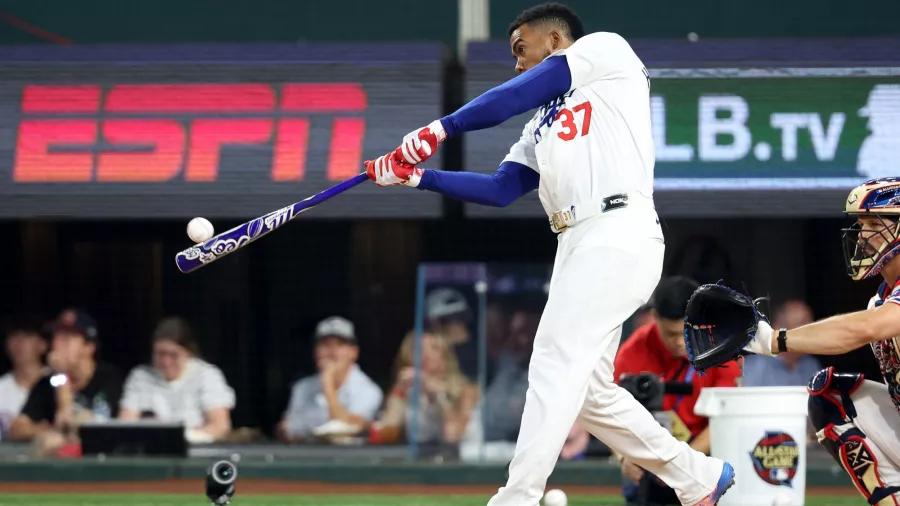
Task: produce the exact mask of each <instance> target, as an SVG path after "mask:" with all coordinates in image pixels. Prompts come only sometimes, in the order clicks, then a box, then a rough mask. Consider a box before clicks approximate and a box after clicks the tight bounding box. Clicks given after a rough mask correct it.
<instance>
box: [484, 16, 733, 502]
mask: <svg viewBox="0 0 900 506" xmlns="http://www.w3.org/2000/svg"><path fill="white" fill-rule="evenodd" d="M558 55H565V57H566V58H567V61H568V65H569V68H570V72H571V77H572V83H571V91H570V92H569V93H567V94H565V95H564V96H563V97H561V98H559V99H558V100H556V101H555V102H553V103H551V104H548V105H546V106H544V107H542V108H540V109H539V110H538V112H537V113H536V114H535V116H534V118H533V119H532V120H531V121H530V122H529V123H528V124H527V125H526V126H525V129H524V130H523V132H522V136H521V138H520V139H519V141H518V142H517V143H516V144H515V145H514V146H513V147H512V149H511V150H510V152H509V154H508V155H507V157H506V159H505V160H504V161H513V162H518V163H521V164H524V165H527V166H528V167H530V168H532V169H533V170H535V171H537V172H539V173H540V185H539V188H538V192H539V195H540V199H541V203H542V204H543V207H544V210H545V211H546V212H547V214H548V216H550V220H551V225H553V224H554V223H555V225H553V226H555V230H561V232H560V233H559V235H558V241H559V245H558V249H557V253H556V259H555V263H554V267H553V274H552V279H551V283H550V293H549V296H548V299H547V304H546V307H545V309H544V313H543V315H542V317H541V322H540V326H539V328H538V331H537V335H536V337H535V342H534V352H533V354H532V357H531V363H530V366H529V372H528V380H529V387H528V392H527V394H526V401H525V408H524V413H523V416H522V424H521V429H520V432H519V438H518V441H517V444H516V452H515V457H514V458H513V460H512V462H511V463H510V467H509V480H508V482H507V484H506V486H505V487H503V488H501V489H500V490H499V491H498V493H497V494H496V495H495V496H494V497H493V498H492V499H491V500H490V502H489V503H488V505H489V506H537V505H538V504H539V501H540V499H541V497H542V495H543V492H544V487H545V485H546V482H547V478H548V477H549V475H550V473H551V472H552V471H553V468H554V465H555V463H556V461H557V458H558V456H559V453H560V450H561V449H562V446H563V443H564V442H565V439H566V435H567V434H568V431H569V428H571V427H572V424H573V423H574V422H575V420H576V418H579V417H580V419H581V421H582V422H583V423H584V425H585V427H586V428H587V429H588V430H589V431H590V432H591V433H592V434H593V435H594V436H596V437H597V438H598V439H599V440H601V441H603V442H604V443H605V444H606V445H607V446H609V447H610V448H612V449H613V450H615V451H616V452H618V453H619V454H621V455H623V456H625V457H626V458H628V459H629V460H631V461H632V462H634V463H636V464H638V465H639V466H641V467H643V468H644V469H646V470H648V471H650V472H652V473H653V474H655V475H657V476H659V477H660V478H661V479H662V480H664V481H665V482H666V483H667V484H668V485H669V486H670V487H672V488H673V489H675V490H676V491H677V492H678V497H679V499H680V500H681V501H682V503H684V504H695V503H697V502H699V501H700V500H702V499H703V498H704V497H706V496H708V495H709V494H710V493H711V492H712V491H713V489H715V487H716V483H717V481H718V479H719V476H720V474H721V472H722V468H723V462H722V461H721V460H718V459H714V458H711V457H708V456H706V455H704V454H702V453H700V452H697V451H694V450H692V449H691V448H690V447H689V446H688V445H687V444H685V443H682V442H679V441H677V440H676V439H675V438H674V437H673V436H672V435H670V434H669V433H668V432H667V431H666V430H665V429H664V428H663V427H662V426H660V424H659V423H658V422H657V421H656V420H655V419H654V418H653V416H652V415H651V414H650V413H649V412H648V411H647V410H646V409H645V408H644V407H643V406H641V405H640V404H639V403H638V402H637V401H636V400H635V399H634V398H633V397H632V396H631V395H630V394H629V393H627V392H626V391H625V390H623V389H622V388H620V387H619V386H617V385H616V384H615V383H614V382H613V370H614V369H613V360H614V358H615V355H616V351H617V350H618V346H619V341H620V340H621V334H622V323H623V322H624V321H625V320H627V319H628V318H629V317H630V316H631V315H632V314H633V313H634V312H635V311H636V310H637V309H638V308H639V307H640V306H641V305H643V304H645V303H646V302H647V301H648V299H649V298H650V296H651V294H652V292H653V290H654V289H655V288H656V285H657V283H658V282H659V279H660V276H661V273H662V265H663V253H664V249H665V246H664V240H663V234H662V230H661V227H660V225H659V219H658V217H657V214H656V211H655V209H654V204H653V168H654V148H653V137H652V134H651V125H650V96H649V88H650V81H649V74H648V73H647V70H646V68H645V66H644V64H643V63H642V62H641V60H640V59H639V58H638V57H637V55H636V54H635V53H634V51H633V50H632V49H631V47H630V45H629V44H628V43H627V42H626V41H625V40H624V39H623V38H622V37H620V36H619V35H617V34H614V33H605V32H601V33H592V34H590V35H586V36H584V37H582V38H580V39H579V40H577V41H576V42H575V43H574V44H572V46H570V47H569V48H566V49H564V50H560V51H558V52H556V53H554V54H553V55H551V56H550V57H551V58H553V57H556V56H558ZM623 204H624V205H623ZM554 218H555V219H554Z"/></svg>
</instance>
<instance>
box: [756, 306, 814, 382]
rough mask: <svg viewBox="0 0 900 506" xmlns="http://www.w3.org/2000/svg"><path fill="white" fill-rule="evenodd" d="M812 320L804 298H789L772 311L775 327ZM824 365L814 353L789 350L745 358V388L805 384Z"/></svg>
mask: <svg viewBox="0 0 900 506" xmlns="http://www.w3.org/2000/svg"><path fill="white" fill-rule="evenodd" d="M812 322H813V313H812V309H810V307H809V306H808V305H807V304H806V303H805V302H803V301H800V300H788V301H786V302H785V303H784V304H782V305H780V306H779V307H778V308H777V309H776V310H775V311H773V313H772V327H773V328H776V329H780V328H785V329H788V330H790V329H794V328H797V327H801V326H803V325H806V324H807V323H812ZM821 368H822V366H821V365H820V364H819V361H818V360H816V358H815V357H813V356H811V355H806V354H803V353H797V352H794V351H789V352H786V353H779V354H778V355H776V356H774V357H767V356H763V355H750V356H748V357H745V358H744V377H743V382H742V386H745V387H777V386H806V385H807V384H808V383H809V379H810V378H812V376H813V374H815V373H816V371H818V370H819V369H821Z"/></svg>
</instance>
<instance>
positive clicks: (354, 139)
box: [12, 83, 367, 183]
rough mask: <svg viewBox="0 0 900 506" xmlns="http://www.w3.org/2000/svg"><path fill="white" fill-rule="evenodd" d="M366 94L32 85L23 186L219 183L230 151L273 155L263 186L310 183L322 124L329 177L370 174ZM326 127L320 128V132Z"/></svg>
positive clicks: (22, 125)
mask: <svg viewBox="0 0 900 506" xmlns="http://www.w3.org/2000/svg"><path fill="white" fill-rule="evenodd" d="M366 108H367V97H366V93H365V90H364V89H363V87H362V86H361V85H360V84H358V83H287V84H282V85H275V86H273V85H269V84H260V83H249V84H119V85H114V86H111V87H109V86H105V87H104V86H101V85H97V84H80V85H66V86H59V85H52V86H50V85H29V86H26V87H24V89H23V91H22V95H21V120H20V122H19V125H18V134H17V138H16V146H15V159H14V165H13V170H12V176H13V180H14V181H15V182H19V183H29V182H40V183H55V182H59V183H74V182H91V181H98V182H130V183H152V182H166V181H172V180H178V179H180V180H183V181H187V182H196V183H202V182H214V181H217V180H218V178H219V166H220V162H221V157H222V150H223V148H225V147H230V146H256V147H262V148H265V149H268V150H269V151H270V152H271V153H272V155H271V164H270V166H269V167H268V173H266V174H259V177H260V178H262V179H264V180H268V181H272V182H287V181H302V180H303V179H304V176H305V174H306V172H307V170H308V167H307V165H308V155H309V153H310V145H309V138H310V129H311V124H312V122H323V121H324V122H328V123H329V124H330V125H329V131H330V139H329V145H328V147H327V161H326V163H325V174H326V177H327V178H328V179H330V180H342V179H347V178H350V177H352V176H354V175H356V174H358V173H359V172H360V171H361V170H362V169H361V167H362V150H363V139H364V135H365V126H366V125H365V119H364V117H363V113H364V112H365V111H366ZM317 124H318V123H317Z"/></svg>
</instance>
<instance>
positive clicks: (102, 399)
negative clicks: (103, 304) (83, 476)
mask: <svg viewBox="0 0 900 506" xmlns="http://www.w3.org/2000/svg"><path fill="white" fill-rule="evenodd" d="M49 330H50V332H51V334H52V336H53V339H52V342H51V349H50V353H48V355H47V365H48V366H49V368H50V374H49V375H46V376H44V377H43V378H41V379H40V380H39V381H38V382H37V383H36V384H35V385H34V388H33V389H32V390H31V393H30V394H29V395H28V399H27V400H26V401H25V405H24V406H23V407H22V411H21V413H20V414H19V416H17V417H16V419H15V420H14V421H13V425H12V429H11V430H10V436H11V439H15V440H18V441H29V440H32V441H33V442H34V443H35V447H34V450H35V452H36V453H37V454H39V455H43V454H46V453H48V452H54V451H55V450H57V449H60V448H62V447H63V446H66V444H67V443H74V442H77V437H76V434H77V427H78V425H79V424H80V423H83V422H85V421H88V420H96V421H100V420H107V419H110V418H112V417H115V416H117V415H118V411H119V399H120V397H121V394H122V377H121V375H120V374H119V372H118V370H116V368H114V367H113V366H111V365H109V364H107V363H105V362H102V361H99V360H98V359H97V347H98V346H99V341H98V333H97V324H96V322H95V321H94V319H93V318H92V317H91V316H90V315H88V314H87V313H85V312H83V311H80V310H74V309H67V310H65V311H63V312H62V313H61V314H60V315H59V318H57V320H56V321H54V322H52V323H51V325H50V329H49Z"/></svg>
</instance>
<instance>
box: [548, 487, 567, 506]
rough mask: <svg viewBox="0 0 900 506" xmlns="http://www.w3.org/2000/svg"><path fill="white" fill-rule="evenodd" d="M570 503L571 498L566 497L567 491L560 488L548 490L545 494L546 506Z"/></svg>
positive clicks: (562, 505) (561, 505)
mask: <svg viewBox="0 0 900 506" xmlns="http://www.w3.org/2000/svg"><path fill="white" fill-rule="evenodd" d="M568 503H569V498H568V497H566V493H565V492H563V491H562V490H560V489H558V488H554V489H553V490H548V491H547V493H546V494H544V506H566V504H568Z"/></svg>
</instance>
